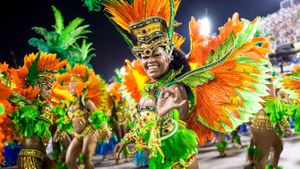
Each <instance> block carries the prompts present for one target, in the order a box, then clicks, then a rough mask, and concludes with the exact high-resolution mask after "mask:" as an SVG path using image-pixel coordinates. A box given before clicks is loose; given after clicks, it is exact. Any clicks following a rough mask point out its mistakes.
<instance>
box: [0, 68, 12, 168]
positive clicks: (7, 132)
mask: <svg viewBox="0 0 300 169" xmlns="http://www.w3.org/2000/svg"><path fill="white" fill-rule="evenodd" d="M0 73H1V71H0ZM0 91H1V92H0V165H4V164H3V163H2V162H3V160H4V157H3V152H4V143H5V142H7V141H9V140H11V139H12V130H11V129H10V127H9V125H10V123H11V119H10V118H9V116H8V115H9V114H10V113H11V109H12V106H11V104H10V103H9V102H8V101H7V98H8V97H10V96H11V95H12V91H11V89H10V88H9V87H8V86H6V85H5V84H3V83H2V82H1V78H0Z"/></svg>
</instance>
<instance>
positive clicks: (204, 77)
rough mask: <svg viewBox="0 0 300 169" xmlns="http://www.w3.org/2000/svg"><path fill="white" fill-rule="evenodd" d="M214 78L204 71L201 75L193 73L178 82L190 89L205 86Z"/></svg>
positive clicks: (211, 74)
mask: <svg viewBox="0 0 300 169" xmlns="http://www.w3.org/2000/svg"><path fill="white" fill-rule="evenodd" d="M214 78H215V76H214V74H213V73H211V72H209V71H205V72H201V73H197V72H194V73H192V74H190V75H189V76H187V77H185V78H182V79H181V80H180V82H181V83H183V84H185V85H187V86H190V87H196V86H199V85H203V84H206V83H208V82H209V81H211V80H213V79H214Z"/></svg>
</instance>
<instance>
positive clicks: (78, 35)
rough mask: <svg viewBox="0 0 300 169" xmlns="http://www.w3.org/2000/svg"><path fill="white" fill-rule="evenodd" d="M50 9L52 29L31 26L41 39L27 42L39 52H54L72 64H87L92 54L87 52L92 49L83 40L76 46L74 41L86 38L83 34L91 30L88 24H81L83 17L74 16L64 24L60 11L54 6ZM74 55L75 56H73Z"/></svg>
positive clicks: (32, 39)
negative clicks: (80, 44) (53, 22)
mask: <svg viewBox="0 0 300 169" xmlns="http://www.w3.org/2000/svg"><path fill="white" fill-rule="evenodd" d="M52 10H53V13H54V17H55V25H52V27H53V29H54V30H53V31H49V30H47V29H46V28H42V27H33V28H32V29H33V30H34V31H35V32H36V33H37V34H39V35H42V37H43V39H38V38H31V39H29V41H28V43H29V44H30V45H31V46H33V47H36V48H38V50H39V51H40V52H47V53H56V54H57V57H59V58H61V59H68V61H69V62H70V63H73V64H72V65H75V63H83V64H86V65H87V64H88V62H89V61H90V60H91V58H92V57H94V56H95V55H94V54H89V53H90V52H91V51H93V50H94V49H92V48H90V46H91V44H90V43H86V42H83V44H82V46H81V47H79V46H78V47H76V42H77V41H78V40H81V39H86V38H87V37H86V36H85V35H86V34H88V33H91V31H90V30H89V29H88V28H89V25H82V23H83V22H84V19H82V18H79V17H77V18H75V19H73V20H71V22H69V24H68V25H67V26H65V25H64V18H63V16H62V14H61V12H60V11H59V10H58V9H57V8H56V7H54V6H52ZM73 56H75V57H73Z"/></svg>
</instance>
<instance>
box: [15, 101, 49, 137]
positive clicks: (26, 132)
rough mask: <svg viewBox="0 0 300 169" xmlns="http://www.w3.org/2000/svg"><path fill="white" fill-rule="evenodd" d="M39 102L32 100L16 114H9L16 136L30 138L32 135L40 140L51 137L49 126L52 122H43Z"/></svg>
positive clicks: (46, 120) (47, 120)
mask: <svg viewBox="0 0 300 169" xmlns="http://www.w3.org/2000/svg"><path fill="white" fill-rule="evenodd" d="M40 106H41V103H40V101H39V100H33V101H32V103H31V104H29V105H23V106H21V107H19V108H18V109H17V111H16V112H14V113H12V114H10V117H11V119H12V123H13V125H14V127H15V134H16V135H17V136H24V137H25V138H30V137H32V136H33V135H35V136H38V137H41V138H42V139H44V138H47V139H49V138H50V137H51V132H50V126H51V124H52V121H51V120H49V119H45V120H43V118H42V117H43V116H42V112H41V110H40Z"/></svg>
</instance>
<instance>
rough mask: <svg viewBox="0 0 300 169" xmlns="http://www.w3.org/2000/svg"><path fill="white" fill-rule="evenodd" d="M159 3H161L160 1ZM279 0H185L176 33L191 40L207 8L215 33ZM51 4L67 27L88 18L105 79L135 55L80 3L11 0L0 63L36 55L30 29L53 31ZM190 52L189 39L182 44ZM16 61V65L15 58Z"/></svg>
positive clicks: (3, 18)
mask: <svg viewBox="0 0 300 169" xmlns="http://www.w3.org/2000/svg"><path fill="white" fill-rule="evenodd" d="M158 2H159V0H158ZM279 3H280V0H182V3H181V6H180V7H179V10H178V12H177V16H176V20H177V21H179V22H182V25H181V26H180V27H178V28H177V29H176V30H175V31H176V32H178V33H180V34H181V35H183V36H185V37H188V22H189V20H190V17H191V16H195V17H196V18H197V19H199V18H202V17H203V16H204V15H205V8H207V11H208V17H209V19H210V20H211V27H212V29H213V32H216V31H217V28H218V27H219V26H221V25H223V24H224V23H225V22H226V21H227V18H228V17H231V16H232V14H233V13H234V12H238V13H240V16H241V17H243V18H247V19H251V20H252V19H254V18H255V17H256V16H258V15H259V16H266V15H267V14H270V13H273V12H275V11H276V10H278V9H279V6H280V4H279ZM51 5H54V6H56V7H57V8H58V9H59V10H60V11H61V12H62V15H63V16H64V20H65V25H66V24H67V23H68V22H69V21H71V20H72V19H74V18H76V17H81V18H84V19H86V20H85V22H84V24H89V25H90V29H91V30H92V31H93V33H91V34H88V37H89V39H88V41H89V42H93V47H94V48H95V49H96V54H97V57H96V58H94V59H92V61H91V64H92V66H93V67H94V69H95V70H96V72H97V73H99V74H101V75H102V76H103V77H104V78H105V79H109V78H110V77H111V76H112V75H113V73H114V72H113V70H114V69H115V68H117V67H121V66H122V65H123V64H124V59H125V58H128V59H130V60H132V59H133V56H132V54H131V52H130V50H129V49H128V47H127V45H126V43H125V42H124V41H123V39H122V38H121V36H120V35H119V34H118V32H117V31H116V30H115V29H114V27H113V26H112V24H111V23H110V22H109V21H108V20H107V19H106V18H105V17H104V15H103V14H102V13H90V12H88V10H87V8H85V7H83V3H82V2H81V0H40V1H37V0H9V1H6V5H4V3H3V2H2V4H1V6H0V12H1V15H0V22H1V40H0V42H1V46H0V62H4V61H6V62H8V63H9V64H11V65H12V66H14V65H22V64H23V57H24V55H25V54H28V53H31V52H37V49H35V48H33V47H31V46H29V44H28V43H27V41H28V40H29V39H30V38H31V37H38V38H41V37H40V36H39V35H37V34H35V33H34V32H33V31H32V30H31V27H33V26H40V27H45V28H47V29H48V30H53V29H52V28H51V25H54V23H55V21H54V17H53V13H52V9H51ZM183 50H184V51H185V52H188V50H189V39H188V38H187V40H186V42H185V43H184V45H183ZM13 55H14V56H15V60H16V62H14V59H13V58H14V57H13Z"/></svg>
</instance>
